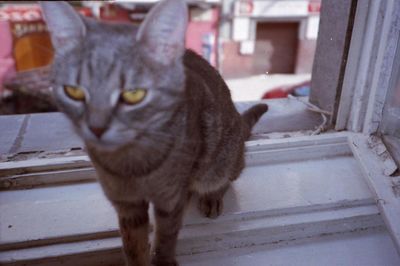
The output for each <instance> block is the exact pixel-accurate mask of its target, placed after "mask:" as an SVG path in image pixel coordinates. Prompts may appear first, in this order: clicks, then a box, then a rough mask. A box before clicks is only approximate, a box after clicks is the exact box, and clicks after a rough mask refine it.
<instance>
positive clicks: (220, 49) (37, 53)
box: [0, 0, 321, 114]
mask: <svg viewBox="0 0 400 266" xmlns="http://www.w3.org/2000/svg"><path fill="white" fill-rule="evenodd" d="M156 2H157V0H136V1H132V0H130V1H102V2H100V1H96V2H95V1H73V2H70V3H71V4H72V5H73V6H74V7H75V8H76V10H77V11H78V12H80V13H81V14H82V15H83V16H87V17H92V18H94V19H99V20H102V21H110V22H124V23H133V24H140V23H141V21H142V20H143V19H144V17H145V16H146V13H147V12H148V11H149V9H150V8H151V7H152V6H153V5H154V4H155V3H156ZM187 2H188V4H189V25H188V30H187V38H186V46H187V48H190V49H192V50H194V51H196V52H197V53H198V54H200V55H202V56H203V57H204V58H205V59H206V60H208V61H209V62H210V64H212V65H213V66H214V67H215V68H216V69H218V70H219V72H220V73H221V75H222V76H223V77H224V79H225V80H226V82H227V83H228V86H229V88H230V89H231V94H232V98H233V100H234V101H254V100H260V99H270V98H282V97H287V95H288V94H292V95H295V96H308V94H309V90H310V79H311V71H312V65H313V60H314V52H315V47H316V41H317V36H318V26H319V12H320V6H321V1H320V0H198V1H196V0H189V1H187ZM0 40H1V42H0V114H22V113H33V112H49V111H56V107H55V106H54V104H53V102H52V99H51V96H50V91H49V80H48V73H49V67H50V65H51V62H52V57H53V48H52V46H51V42H50V38H49V35H48V32H47V28H46V25H45V23H44V21H43V18H42V14H41V11H40V8H39V6H38V5H37V4H36V3H35V2H23V1H7V2H0Z"/></svg>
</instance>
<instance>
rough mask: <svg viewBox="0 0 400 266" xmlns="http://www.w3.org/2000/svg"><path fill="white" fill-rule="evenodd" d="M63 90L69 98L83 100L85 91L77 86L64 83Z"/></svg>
mask: <svg viewBox="0 0 400 266" xmlns="http://www.w3.org/2000/svg"><path fill="white" fill-rule="evenodd" d="M64 91H65V94H67V96H68V97H69V98H71V99H72V100H75V101H84V100H85V92H84V91H83V90H82V89H80V88H78V87H74V86H69V85H64Z"/></svg>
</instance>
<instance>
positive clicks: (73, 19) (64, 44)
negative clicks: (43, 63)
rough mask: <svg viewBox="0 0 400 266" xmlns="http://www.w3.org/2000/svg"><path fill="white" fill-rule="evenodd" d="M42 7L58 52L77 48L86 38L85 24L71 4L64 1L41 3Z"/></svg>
mask: <svg viewBox="0 0 400 266" xmlns="http://www.w3.org/2000/svg"><path fill="white" fill-rule="evenodd" d="M40 6H41V8H42V11H43V16H44V19H45V21H46V24H47V27H48V29H49V31H50V35H51V41H52V43H53V46H54V48H55V49H56V51H57V52H63V51H65V50H68V49H70V48H72V47H75V46H76V45H77V44H78V43H79V42H80V41H81V40H82V38H83V37H84V36H85V34H86V28H85V24H84V23H83V21H82V18H81V17H80V15H79V14H78V13H77V12H76V11H75V10H74V8H73V7H72V6H71V5H70V4H68V3H66V2H62V1H41V2H40Z"/></svg>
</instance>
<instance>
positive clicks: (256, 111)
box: [242, 103, 268, 139]
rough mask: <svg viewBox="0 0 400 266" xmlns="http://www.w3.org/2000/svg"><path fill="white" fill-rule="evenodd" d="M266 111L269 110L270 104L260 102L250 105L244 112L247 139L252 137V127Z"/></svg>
mask: <svg viewBox="0 0 400 266" xmlns="http://www.w3.org/2000/svg"><path fill="white" fill-rule="evenodd" d="M266 111H268V105H267V104H265V103H259V104H256V105H254V106H252V107H250V108H249V109H247V110H246V111H245V112H244V113H243V114H242V118H243V122H244V130H245V137H246V139H248V138H249V137H250V134H251V129H252V128H253V126H254V125H255V124H256V123H257V121H258V119H260V117H261V116H262V115H263V114H264V113H265V112H266Z"/></svg>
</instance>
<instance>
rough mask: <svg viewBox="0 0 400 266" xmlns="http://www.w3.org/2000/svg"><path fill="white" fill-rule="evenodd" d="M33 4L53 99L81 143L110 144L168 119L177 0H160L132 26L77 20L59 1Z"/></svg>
mask: <svg viewBox="0 0 400 266" xmlns="http://www.w3.org/2000/svg"><path fill="white" fill-rule="evenodd" d="M41 7H42V10H43V14H44V17H45V20H46V22H47V25H48V28H49V31H50V33H51V39H52V43H53V46H54V48H55V58H54V62H53V73H52V78H53V81H52V82H53V84H52V87H53V91H54V96H55V99H56V102H57V104H58V106H59V108H60V109H61V110H62V111H63V112H64V113H65V114H66V115H67V116H68V117H69V118H70V120H71V121H72V123H73V124H74V126H75V128H76V131H77V132H78V134H79V135H80V136H81V137H82V138H83V140H84V141H85V142H86V143H87V144H90V145H94V146H97V147H99V148H107V149H115V148H118V147H121V146H124V145H126V144H127V143H130V142H134V141H135V139H137V138H138V136H142V135H146V134H147V135H151V133H156V132H157V131H159V130H160V129H161V128H162V127H163V125H164V124H165V123H167V121H168V120H170V119H171V116H172V115H173V113H174V110H175V109H176V108H177V107H178V105H179V102H180V101H181V99H182V95H183V93H184V86H185V85H184V84H185V75H184V67H183V63H182V57H183V54H184V52H185V33H186V27H187V16H188V15H187V7H186V4H185V2H184V0H164V1H162V2H160V3H159V4H157V5H156V6H155V7H154V8H152V10H151V11H150V12H149V14H148V15H147V16H146V18H145V20H144V22H143V23H142V24H141V25H140V26H139V27H135V26H133V25H121V24H110V23H100V22H98V21H95V20H92V19H86V18H83V17H81V16H80V15H79V14H77V13H76V12H75V10H74V9H73V8H72V7H71V6H70V5H69V4H68V3H65V2H59V1H51V2H41ZM161 133H162V132H161Z"/></svg>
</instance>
